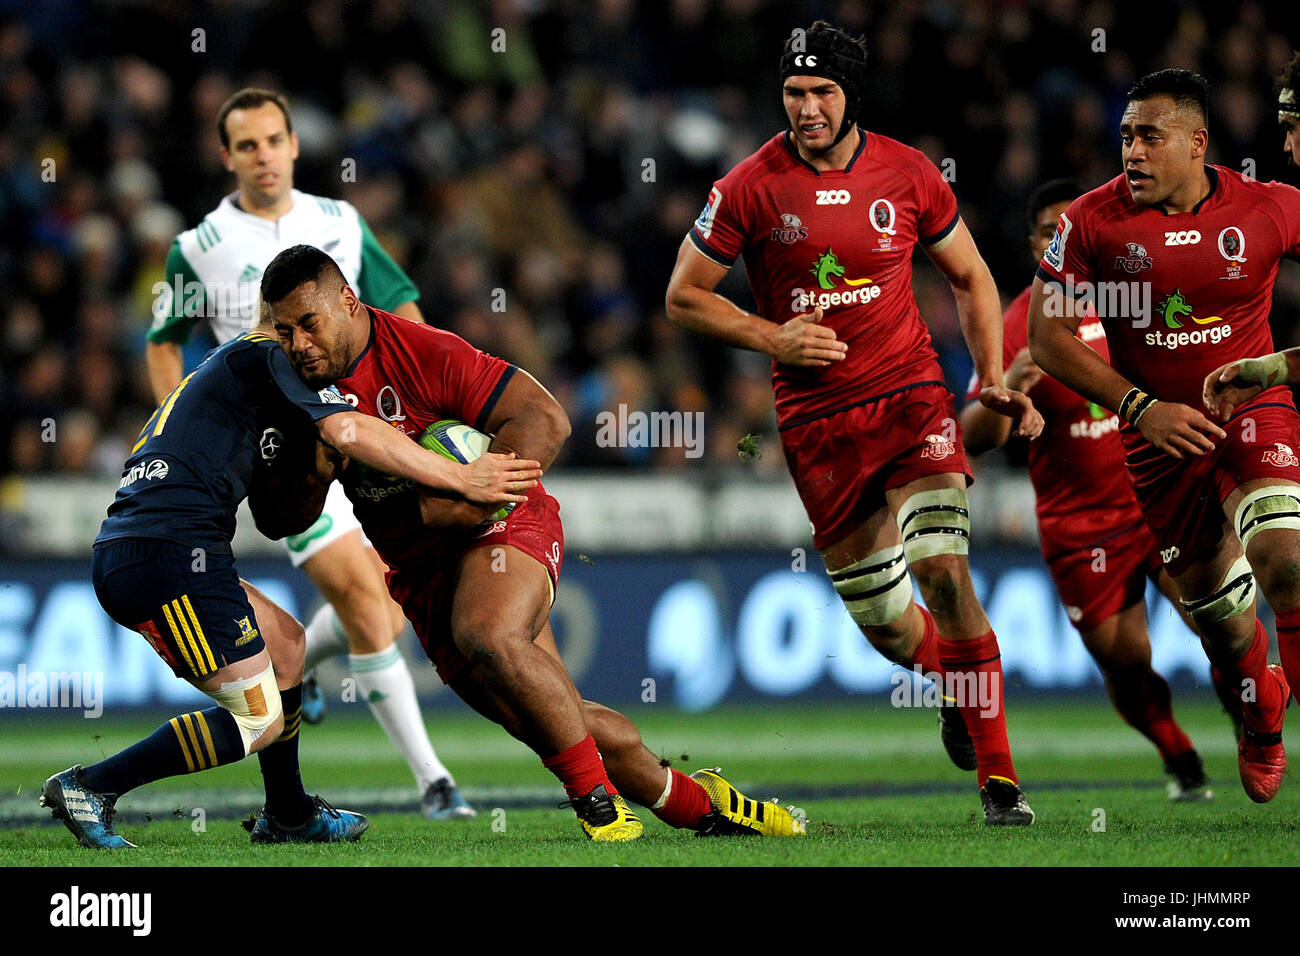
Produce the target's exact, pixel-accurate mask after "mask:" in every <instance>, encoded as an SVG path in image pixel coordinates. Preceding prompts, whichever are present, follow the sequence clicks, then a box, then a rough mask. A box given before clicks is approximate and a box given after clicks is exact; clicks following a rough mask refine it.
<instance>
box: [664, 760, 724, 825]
mask: <svg viewBox="0 0 1300 956" xmlns="http://www.w3.org/2000/svg"><path fill="white" fill-rule="evenodd" d="M668 773H669V774H670V778H671V783H670V785H669V789H668V799H667V800H665V801H664V804H663V806H661V807H651V808H650V809H651V812H652V813H654V815H655V816H657V817H658V818H659V819H660V820H662V821H663V822H664V823H666V824H668V825H669V826H670V827H677V828H678V829H679V830H681V829H688V830H694V829H695V828H696V827H697V826H699V823H700V818H701V817H704V816H707V815H708V814H709V813H711V812H713V804H712V803H711V802H710V800H709V795H708V794H707V793H705V792H704V788H703V787H701V786H700V785H699V784H698V783H696V782H695V781H694V780H692V779H691V778H690V777H688V776H686V774H684V773H682V772H681V771H680V770H669V771H668Z"/></svg>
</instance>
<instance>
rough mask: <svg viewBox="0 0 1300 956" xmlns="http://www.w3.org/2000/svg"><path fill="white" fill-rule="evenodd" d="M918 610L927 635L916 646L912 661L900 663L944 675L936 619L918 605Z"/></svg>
mask: <svg viewBox="0 0 1300 956" xmlns="http://www.w3.org/2000/svg"><path fill="white" fill-rule="evenodd" d="M916 609H917V610H918V611H920V612H921V618H922V620H924V621H925V634H924V635H923V636H922V637H921V643H920V644H917V645H916V650H915V651H913V652H912V659H911V660H910V661H899V663H900V664H902V665H903V666H904V667H912V666H913V665H915V664H920V665H921V670H923V671H926V672H927V673H932V674H942V673H943V665H942V664H940V663H939V631H938V629H937V628H936V627H935V626H934V618H933V617H932V616H931V614H930V612H929V611H927V610H926V609H925V608H923V607H921V605H919V604H918V605H916Z"/></svg>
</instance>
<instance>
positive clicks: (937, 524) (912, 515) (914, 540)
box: [898, 488, 970, 562]
mask: <svg viewBox="0 0 1300 956" xmlns="http://www.w3.org/2000/svg"><path fill="white" fill-rule="evenodd" d="M898 529H899V531H901V532H902V533H903V553H904V554H905V555H906V556H907V560H908V561H909V562H912V561H919V560H920V559H922V558H932V557H934V556H935V555H938V554H966V553H967V552H968V551H969V550H970V503H969V502H968V501H967V500H966V492H965V491H963V490H962V489H960V488H938V489H935V490H934V491H918V492H917V493H916V494H914V495H912V497H910V498H908V499H907V501H905V502H904V503H903V507H902V508H900V509H899V512H898Z"/></svg>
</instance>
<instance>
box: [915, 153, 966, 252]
mask: <svg viewBox="0 0 1300 956" xmlns="http://www.w3.org/2000/svg"><path fill="white" fill-rule="evenodd" d="M919 167H920V175H919V180H920V181H919V182H918V183H917V192H918V199H919V200H920V206H921V208H920V212H919V215H918V216H917V221H916V236H917V239H918V240H919V241H920V243H921V245H923V246H932V245H934V244H935V243H936V242H940V241H942V240H943V239H946V238H947V237H948V236H949V235H951V234H952V231H953V230H954V229H956V228H957V220H958V218H959V216H958V214H957V197H956V196H954V195H953V193H952V187H951V186H949V185H948V181H947V180H946V179H944V178H943V174H942V173H940V172H939V168H938V167H937V166H935V165H934V163H932V162H930V160H929V159H928V158H927V157H926V156H925V155H922V156H921V159H920V162H919Z"/></svg>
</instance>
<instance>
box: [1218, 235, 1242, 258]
mask: <svg viewBox="0 0 1300 956" xmlns="http://www.w3.org/2000/svg"><path fill="white" fill-rule="evenodd" d="M1219 255H1221V256H1223V258H1225V259H1227V260H1228V261H1229V262H1245V261H1246V234H1245V233H1244V232H1242V231H1241V230H1240V229H1238V228H1237V227H1236V226H1229V227H1228V228H1227V229H1224V230H1223V232H1221V233H1219Z"/></svg>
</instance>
